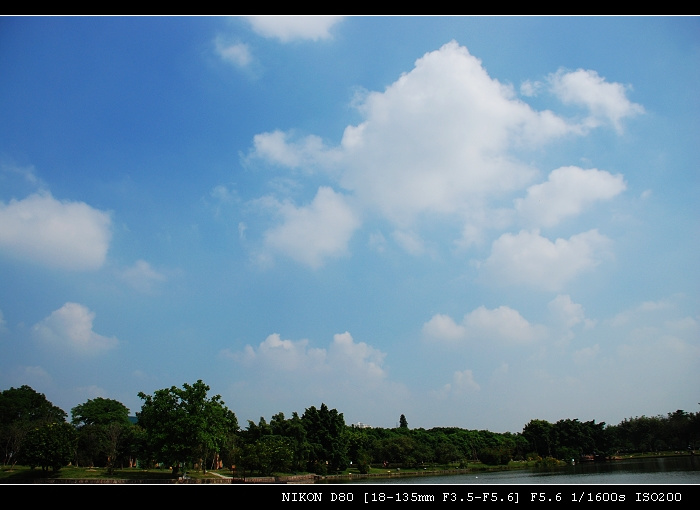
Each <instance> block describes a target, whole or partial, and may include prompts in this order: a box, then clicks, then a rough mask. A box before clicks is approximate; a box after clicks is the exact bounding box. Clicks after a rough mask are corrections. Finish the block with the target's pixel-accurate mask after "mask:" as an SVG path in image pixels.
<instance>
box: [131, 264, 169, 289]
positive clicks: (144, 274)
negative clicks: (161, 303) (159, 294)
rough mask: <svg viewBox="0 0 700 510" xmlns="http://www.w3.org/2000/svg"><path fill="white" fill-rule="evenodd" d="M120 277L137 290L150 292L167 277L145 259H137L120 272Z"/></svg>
mask: <svg viewBox="0 0 700 510" xmlns="http://www.w3.org/2000/svg"><path fill="white" fill-rule="evenodd" d="M121 278H122V279H123V280H124V281H125V282H126V283H127V284H129V285H130V286H131V287H133V288H134V289H136V290H138V291H139V292H144V293H149V292H152V291H153V290H154V288H155V286H156V285H157V284H159V283H162V282H165V281H166V280H167V277H166V276H165V275H164V274H163V273H160V272H158V271H156V270H155V269H153V267H152V266H151V265H150V264H149V263H148V262H146V261H145V260H137V261H136V262H135V263H134V265H133V266H131V267H128V268H126V269H125V270H124V271H122V272H121Z"/></svg>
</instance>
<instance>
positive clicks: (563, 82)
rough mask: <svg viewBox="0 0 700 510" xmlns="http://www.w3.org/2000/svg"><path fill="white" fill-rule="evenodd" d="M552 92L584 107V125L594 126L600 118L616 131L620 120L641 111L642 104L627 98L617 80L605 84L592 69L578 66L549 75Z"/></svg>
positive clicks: (625, 88)
mask: <svg viewBox="0 0 700 510" xmlns="http://www.w3.org/2000/svg"><path fill="white" fill-rule="evenodd" d="M549 83H550V86H551V89H552V92H554V94H555V95H556V96H557V97H559V99H560V100H561V101H562V102H564V103H566V104H577V105H581V106H585V107H586V108H588V110H589V111H590V117H588V118H587V119H586V121H585V124H586V127H597V126H598V125H600V124H601V123H602V122H603V121H608V122H610V123H611V124H612V125H613V126H614V127H615V129H616V130H617V131H618V132H619V131H622V119H624V118H625V117H631V116H634V115H638V114H641V113H643V112H644V108H643V107H642V106H641V105H638V104H636V103H632V102H630V100H629V99H627V94H626V92H627V88H628V87H625V86H624V85H622V84H620V83H608V82H606V81H605V78H603V77H601V76H599V75H598V73H596V72H595V71H591V70H584V69H578V70H576V71H573V72H565V71H563V70H559V71H558V72H556V73H554V74H552V75H550V76H549Z"/></svg>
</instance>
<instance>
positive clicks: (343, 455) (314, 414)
mask: <svg viewBox="0 0 700 510" xmlns="http://www.w3.org/2000/svg"><path fill="white" fill-rule="evenodd" d="M301 421H302V423H303V425H304V429H305V430H306V437H307V440H308V442H309V446H310V452H309V459H308V468H309V469H308V470H309V471H314V472H316V473H319V474H325V472H326V471H328V472H337V471H342V470H344V469H346V468H347V466H348V464H349V463H350V460H349V459H348V436H347V432H346V428H347V427H346V425H345V419H344V418H343V413H339V412H338V411H337V410H335V409H328V406H326V404H321V408H320V409H316V407H314V406H311V407H309V408H308V409H306V411H304V414H303V415H302V417H301Z"/></svg>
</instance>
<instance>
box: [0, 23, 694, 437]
mask: <svg viewBox="0 0 700 510" xmlns="http://www.w3.org/2000/svg"><path fill="white" fill-rule="evenodd" d="M699 82H700V19H699V18H696V17H629V18H628V17H572V18H568V17H346V18H341V17H312V18H305V17H271V16H270V17H262V18H260V17H2V18H0V119H1V120H2V121H1V122H0V389H9V388H10V387H19V386H21V385H24V384H26V385H29V386H31V387H32V388H34V389H35V390H36V391H38V392H41V393H44V394H45V395H46V397H47V398H48V399H49V400H50V401H51V402H52V403H53V404H55V405H57V406H59V407H61V408H62V409H63V410H64V411H66V412H67V413H69V415H70V410H71V409H72V408H73V407H75V406H77V405H79V404H81V403H83V402H85V401H87V400H88V399H92V398H96V397H103V398H111V399H115V400H118V401H120V402H122V403H123V404H124V405H125V406H127V407H128V408H129V409H130V412H131V414H135V413H136V412H138V411H139V410H140V408H141V404H142V402H143V401H142V400H141V399H140V398H139V397H138V393H139V392H144V393H146V394H152V393H153V392H154V391H156V390H157V389H161V388H169V387H171V386H178V387H181V386H182V385H183V384H184V383H193V382H195V381H197V380H199V379H201V380H203V381H204V382H205V383H206V384H208V385H209V386H210V388H211V389H210V395H215V394H219V395H221V396H222V398H223V400H224V402H225V403H226V405H227V407H229V408H230V409H231V410H232V411H234V413H235V414H236V416H237V418H238V421H239V424H240V425H241V427H243V428H245V427H246V426H247V423H248V420H251V421H253V422H255V423H257V422H258V421H259V419H260V418H261V417H262V418H265V419H266V420H267V421H269V420H270V418H271V417H272V416H273V415H275V414H277V413H279V412H282V413H284V415H285V416H286V417H290V416H291V414H292V413H293V412H298V413H299V414H300V415H301V414H303V412H304V410H305V409H307V408H309V407H311V406H316V407H319V406H320V405H321V404H322V403H325V404H326V405H327V406H328V407H329V408H331V409H337V410H338V411H339V412H341V413H343V415H344V418H345V421H346V423H348V424H352V423H360V422H361V423H365V424H369V425H372V426H375V427H395V426H397V424H398V421H399V417H400V416H401V415H402V414H403V415H405V417H406V419H407V422H408V425H409V427H410V428H418V427H423V428H432V427H460V428H464V429H477V430H482V429H485V430H490V431H493V432H506V431H510V432H520V431H522V429H523V427H524V426H525V425H526V424H527V423H528V422H529V421H530V420H533V419H542V420H548V421H550V422H552V423H554V422H556V421H557V420H560V419H579V420H581V421H589V420H595V421H596V422H605V423H608V424H617V423H619V422H621V421H622V420H624V419H626V418H630V417H636V416H642V415H646V416H656V415H659V414H661V415H666V414H667V413H669V412H673V411H675V410H677V409H683V410H685V411H688V412H697V411H699V410H700V409H698V405H699V404H698V403H699V402H700V393H699V391H698V390H700V301H699V298H700V295H699V292H698V291H699V290H700V286H699V283H700V274H699V271H698V267H699V264H698V259H697V253H698V252H700V242H699V239H700V222H699V221H698V220H699V218H700V215H699V214H698V213H699V212H700V210H699V206H698V203H699V202H700V201H699V200H698V196H699V195H700V182H699V179H698V168H699V167H698V161H699V160H700V138H699V134H700V95H698V88H697V84H698V83H699Z"/></svg>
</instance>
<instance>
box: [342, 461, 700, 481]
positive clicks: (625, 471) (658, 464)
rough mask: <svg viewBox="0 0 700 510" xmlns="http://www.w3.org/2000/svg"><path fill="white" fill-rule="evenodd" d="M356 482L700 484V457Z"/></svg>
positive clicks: (592, 463) (581, 464) (591, 463)
mask: <svg viewBox="0 0 700 510" xmlns="http://www.w3.org/2000/svg"><path fill="white" fill-rule="evenodd" d="M350 483H352V484H509V485H512V484H552V485H559V484H562V485H563V484H650V485H651V484H654V485H656V484H700V457H697V456H694V457H693V456H683V457H658V458H644V459H624V460H616V461H609V462H585V463H579V464H575V465H566V466H559V467H555V468H547V469H534V468H533V469H522V470H520V469H519V470H510V471H494V472H482V473H480V472H474V473H471V474H455V475H445V476H443V475H440V476H416V477H409V476H405V477H404V476H402V477H394V478H385V479H376V478H371V479H363V480H353V481H352V482H350Z"/></svg>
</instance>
